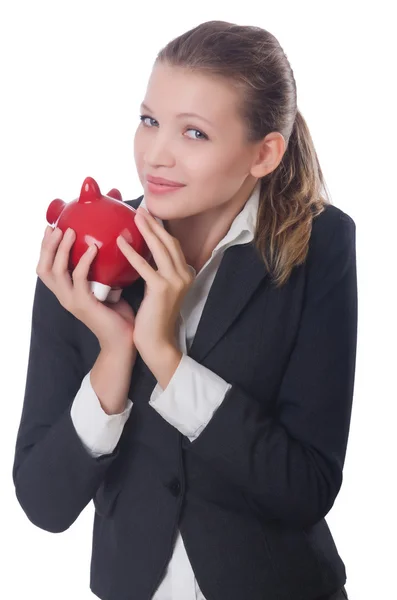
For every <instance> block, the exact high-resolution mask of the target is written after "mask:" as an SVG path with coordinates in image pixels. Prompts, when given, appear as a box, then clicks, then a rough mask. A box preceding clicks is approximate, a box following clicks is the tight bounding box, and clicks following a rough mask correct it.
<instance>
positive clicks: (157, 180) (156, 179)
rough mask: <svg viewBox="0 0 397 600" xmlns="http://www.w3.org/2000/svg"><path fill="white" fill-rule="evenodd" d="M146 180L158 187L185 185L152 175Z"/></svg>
mask: <svg viewBox="0 0 397 600" xmlns="http://www.w3.org/2000/svg"><path fill="white" fill-rule="evenodd" d="M146 180H147V181H148V182H149V183H154V184H156V185H164V186H167V187H183V186H184V185H185V184H184V183H180V182H179V181H172V180H171V179H164V178H163V177H152V176H151V175H147V176H146Z"/></svg>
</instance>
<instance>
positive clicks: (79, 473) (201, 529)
mask: <svg viewBox="0 0 397 600" xmlns="http://www.w3.org/2000/svg"><path fill="white" fill-rule="evenodd" d="M135 161H136V167H137V172H138V175H139V179H140V182H141V184H142V187H143V191H144V193H143V195H141V196H140V197H138V198H137V199H136V200H131V201H128V203H129V204H130V205H131V206H133V207H135V208H137V209H138V216H137V221H136V222H137V224H138V226H139V228H140V230H141V232H142V235H143V236H144V237H145V239H146V241H147V244H148V246H149V248H150V250H151V252H152V256H153V260H152V261H151V262H150V263H148V262H146V260H145V259H143V258H142V257H140V256H139V255H137V254H136V253H135V252H134V251H133V249H132V248H131V246H129V244H128V243H127V242H126V241H125V240H123V238H120V239H119V240H118V244H119V248H120V250H121V251H122V252H123V253H124V254H125V256H126V257H127V259H128V260H129V261H130V262H131V264H132V265H133V266H134V267H135V268H136V269H137V271H138V272H139V274H140V279H139V280H138V281H137V282H135V283H134V284H133V285H131V286H130V287H128V288H126V289H124V290H123V293H122V297H121V299H120V300H119V302H118V303H117V304H114V305H110V304H109V303H101V302H98V301H97V300H96V299H95V297H94V296H93V295H92V293H91V292H90V288H89V285H88V281H87V276H88V272H89V267H90V264H91V262H92V261H93V260H94V259H95V255H96V252H97V250H96V248H95V247H94V248H93V249H92V250H91V251H88V252H87V253H86V254H85V255H84V256H83V257H82V259H81V260H80V262H79V264H78V266H77V267H76V269H75V270H74V271H73V273H72V274H71V275H70V274H69V273H68V270H67V263H68V256H69V251H70V248H71V246H72V244H73V241H74V232H71V233H70V235H68V236H66V235H65V236H62V234H61V233H60V231H59V230H57V229H55V230H54V231H51V228H49V230H48V231H47V232H46V234H45V236H44V239H43V243H42V247H41V253H40V258H39V262H38V266H37V275H38V279H37V286H36V292H35V298H34V305H33V318H32V332H31V347H30V355H29V365H28V373H27V381H26V392H25V397H24V404H23V412H22V416H21V423H20V427H19V431H18V436H17V441H16V449H15V463H14V470H13V477H14V482H15V487H16V494H17V497H18V500H19V502H20V504H21V506H22V508H23V510H24V511H25V512H26V515H27V516H28V518H29V519H30V520H31V521H32V522H33V523H34V524H35V525H36V526H38V527H40V528H42V529H45V530H47V531H51V532H54V533H56V532H62V531H65V530H66V529H67V528H69V527H70V526H71V525H72V524H73V523H74V521H75V520H76V519H77V518H78V516H79V514H80V513H81V511H82V510H83V509H84V507H85V506H86V505H87V504H88V503H89V502H90V501H91V500H93V501H94V505H95V519H94V530H93V542H92V562H91V580H90V587H91V590H92V591H93V593H94V594H96V595H97V596H98V597H99V598H101V599H102V600H170V599H172V600H320V599H321V600H331V599H332V600H342V599H343V598H347V593H346V589H345V587H344V584H345V582H346V570H345V565H344V563H343V560H342V559H341V557H340V556H339V554H338V551H337V549H336V547H335V544H334V541H333V539H332V536H331V533H330V531H329V528H328V526H327V523H326V520H325V517H326V515H327V513H328V512H329V510H330V509H331V507H332V506H333V504H334V502H335V499H336V497H337V495H338V492H339V490H340V487H341V483H342V470H343V465H344V459H345V453H346V446H347V441H348V433H349V424H350V417H351V408H352V397H353V387H354V373H355V354H356V333H357V284H356V259H355V224H354V221H353V220H352V218H351V217H350V216H349V215H347V214H346V213H344V212H343V211H342V210H340V209H339V208H336V207H335V206H333V205H332V204H331V202H330V200H329V198H328V196H327V195H326V193H325V184H324V181H323V176H322V172H321V168H320V165H319V162H318V159H317V155H316V152H315V149H314V147H313V142H312V139H311V136H310V133H309V130H308V127H307V125H306V122H305V120H304V118H303V116H302V115H301V113H300V112H299V110H298V107H297V91H296V83H295V79H294V75H293V71H292V69H291V66H290V63H289V61H288V59H287V56H286V55H285V53H284V52H283V50H282V48H281V47H280V44H279V42H278V41H277V39H276V38H275V37H274V36H273V35H272V34H271V33H269V32H268V31H265V30H264V29H261V28H260V27H250V26H241V25H235V24H232V23H227V22H223V21H211V22H206V23H202V24H201V25H199V26H197V27H195V28H193V29H192V30H190V31H187V32H186V33H183V34H182V35H180V36H179V37H177V38H176V39H173V40H172V41H170V43H169V44H167V46H166V47H165V48H163V49H162V50H161V51H160V52H159V54H158V56H157V59H156V61H155V64H154V66H153V71H152V73H151V75H150V79H149V82H148V86H147V91H146V95H145V98H144V99H143V103H142V107H141V116H140V121H139V123H138V127H137V131H136V135H135ZM66 573H67V566H66V565H65V574H66ZM43 575H44V572H43Z"/></svg>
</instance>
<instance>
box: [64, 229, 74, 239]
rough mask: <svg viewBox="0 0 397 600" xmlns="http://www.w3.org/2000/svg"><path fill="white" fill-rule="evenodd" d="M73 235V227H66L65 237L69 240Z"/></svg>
mask: <svg viewBox="0 0 397 600" xmlns="http://www.w3.org/2000/svg"><path fill="white" fill-rule="evenodd" d="M73 236H74V231H73V229H71V227H68V228H67V230H66V233H65V237H67V239H68V240H70V239H71V238H72V237H73Z"/></svg>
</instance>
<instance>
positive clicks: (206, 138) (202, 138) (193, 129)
mask: <svg viewBox="0 0 397 600" xmlns="http://www.w3.org/2000/svg"><path fill="white" fill-rule="evenodd" d="M188 131H197V133H199V134H200V135H202V136H204V137H201V138H198V137H195V138H193V139H195V140H208V137H207V136H206V135H205V133H203V132H202V131H200V129H195V128H193V127H189V129H188Z"/></svg>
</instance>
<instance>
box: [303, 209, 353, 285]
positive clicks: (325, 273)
mask: <svg viewBox="0 0 397 600" xmlns="http://www.w3.org/2000/svg"><path fill="white" fill-rule="evenodd" d="M306 267H307V277H308V293H309V294H310V293H315V294H316V295H317V294H319V293H320V294H322V293H323V292H324V291H325V290H329V289H331V288H332V287H333V286H334V285H336V284H337V282H341V281H342V280H344V279H345V276H346V277H347V279H348V280H349V282H350V283H352V282H354V280H355V277H356V224H355V222H354V220H353V219H352V217H351V216H350V215H348V214H347V213H345V212H344V211H342V210H341V209H340V208H337V207H336V206H334V205H332V204H327V205H326V206H325V208H324V210H323V211H322V212H321V213H320V214H319V215H317V216H316V217H315V218H314V219H313V223H312V231H311V236H310V240H309V250H308V254H307V258H306ZM314 291H315V292H314Z"/></svg>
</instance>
